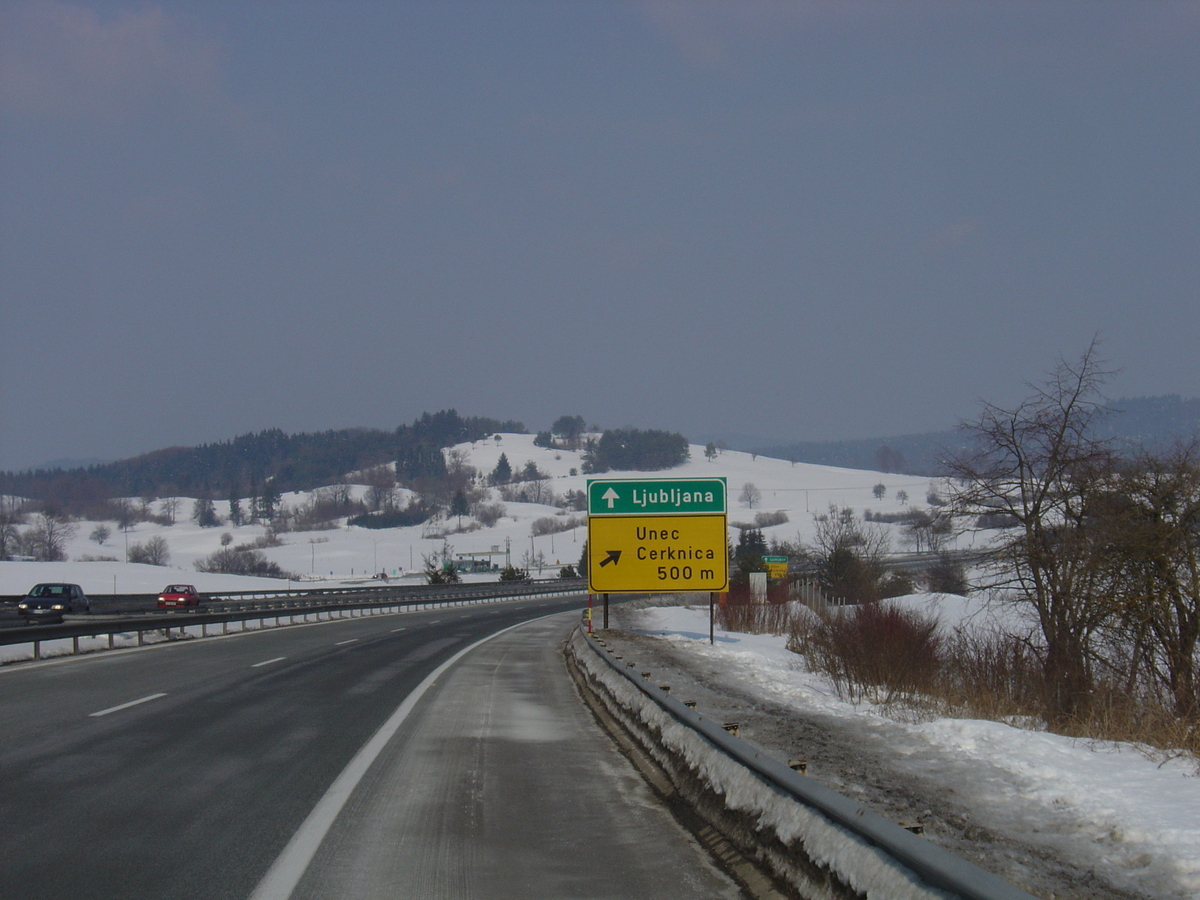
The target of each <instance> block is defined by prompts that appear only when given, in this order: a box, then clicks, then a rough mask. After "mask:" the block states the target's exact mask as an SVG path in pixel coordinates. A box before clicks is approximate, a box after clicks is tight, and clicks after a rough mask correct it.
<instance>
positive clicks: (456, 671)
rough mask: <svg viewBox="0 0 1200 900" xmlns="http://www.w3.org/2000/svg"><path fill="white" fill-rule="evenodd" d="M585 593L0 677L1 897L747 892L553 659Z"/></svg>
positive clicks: (51, 665) (73, 662)
mask: <svg viewBox="0 0 1200 900" xmlns="http://www.w3.org/2000/svg"><path fill="white" fill-rule="evenodd" d="M581 603H582V600H581V598H579V597H573V598H538V599H534V600H530V601H519V602H509V603H504V604H497V605H488V606H478V607H459V608H446V609H442V610H433V611H428V612H421V613H406V614H403V615H395V616H376V617H371V618H364V619H344V620H336V621H334V622H329V623H322V624H314V625H308V626H297V627H290V628H280V629H268V630H264V631H262V632H257V633H251V634H247V635H238V636H231V637H228V638H219V639H208V640H195V641H187V642H179V643H174V644H171V645H169V646H163V645H158V646H155V647H151V648H145V649H140V650H136V651H113V652H107V653H99V654H94V655H90V656H84V657H74V658H69V659H65V660H53V661H47V662H43V663H39V664H31V665H22V666H15V667H4V668H2V669H0V872H2V877H0V897H3V898H8V897H13V898H17V897H20V898H30V900H33V898H76V897H80V896H87V897H114V898H115V897H120V898H123V900H136V898H239V900H240V898H247V897H250V896H251V894H252V893H253V892H254V891H255V889H256V887H259V886H262V890H263V891H266V892H267V893H265V894H264V893H261V892H260V895H259V896H269V895H271V892H272V891H274V892H275V894H274V895H275V896H288V895H291V896H295V897H297V898H299V897H309V898H313V897H328V898H334V897H337V898H342V897H356V898H358V897H384V896H387V897H431V898H432V897H438V898H440V897H445V898H451V897H453V898H466V897H479V898H501V897H503V898H515V897H532V896H540V897H563V898H570V897H639V898H640V897H648V896H661V897H671V896H680V897H685V896H686V897H701V896H703V897H710V896H713V897H715V896H728V897H733V896H737V892H736V891H735V890H734V889H733V888H732V886H731V885H730V884H729V882H728V881H727V880H725V879H724V877H723V876H721V875H720V873H718V872H717V871H716V870H715V869H713V868H712V866H711V864H710V863H709V862H708V860H707V857H706V856H705V855H704V854H703V853H702V851H701V850H699V848H697V847H696V846H695V844H694V843H693V842H692V841H691V839H690V838H689V837H688V836H687V835H686V834H684V833H683V832H682V831H681V830H680V829H679V828H678V827H677V826H676V825H675V823H674V821H673V820H672V819H671V818H670V817H669V816H668V815H667V814H666V813H664V812H663V811H662V810H661V809H660V808H659V807H658V806H657V805H656V804H654V802H653V801H652V799H651V797H650V796H649V794H648V793H647V791H646V789H645V787H644V785H643V784H642V782H641V780H640V779H639V778H638V777H637V776H636V775H635V774H634V773H633V771H632V769H631V768H630V767H629V766H628V764H627V763H626V762H625V760H624V759H623V758H621V757H620V756H619V755H618V754H617V753H616V751H615V749H614V748H613V746H612V744H611V742H610V741H609V739H608V738H607V736H606V735H604V734H603V733H602V732H601V731H600V730H599V728H598V727H597V726H596V725H595V724H594V722H593V721H592V720H591V718H590V714H589V713H588V712H587V711H586V710H585V709H584V708H583V706H582V704H580V702H579V700H578V698H577V697H576V696H575V695H574V693H573V688H572V687H571V686H570V683H569V681H568V680H567V676H566V674H565V671H564V669H563V664H562V661H561V658H560V657H559V656H558V652H557V651H558V645H559V643H560V641H561V640H562V638H563V637H564V636H565V635H566V633H567V630H568V629H569V628H570V627H571V625H572V624H573V623H574V622H576V621H577V611H578V609H579V607H580V605H581ZM564 610H570V611H571V612H569V613H564V614H562V615H557V616H553V617H552V618H541V617H544V616H546V615H548V614H551V613H554V612H560V611H564ZM529 620H536V621H533V622H531V623H530V624H525V625H520V627H517V628H515V629H513V630H511V631H508V632H506V633H504V634H502V635H500V636H498V637H495V638H493V639H492V640H490V641H487V642H486V643H483V644H481V645H480V646H478V647H476V648H475V649H473V650H470V651H469V652H468V653H466V654H465V655H464V656H463V657H462V658H461V659H460V660H458V661H457V662H455V663H454V664H453V665H452V666H451V667H449V668H448V669H447V670H446V671H445V672H444V673H443V674H441V675H439V676H438V677H436V678H435V679H434V680H433V681H432V683H431V684H428V683H427V684H425V685H422V683H423V682H424V681H426V679H427V677H428V676H429V675H430V674H431V673H433V672H434V671H435V670H436V669H438V667H439V666H441V665H442V664H443V663H445V662H447V661H448V660H450V659H451V658H452V657H454V656H455V654H457V653H459V652H460V651H462V650H464V649H466V648H468V647H470V646H471V645H472V644H474V643H475V642H477V641H480V640H482V639H484V638H487V637H489V636H490V635H494V634H495V633H496V632H498V631H500V630H502V629H504V628H506V627H508V626H512V625H518V624H519V623H521V622H528V621H529ZM418 688H422V689H423V693H421V695H420V698H419V699H417V700H415V701H414V700H413V699H411V698H412V696H413V692H414V689H418ZM406 698H410V699H409V702H408V704H407V713H406V714H405V715H404V716H403V717H402V719H401V720H400V722H399V724H396V720H397V711H398V709H399V708H401V707H402V706H405V701H406ZM389 721H390V722H391V723H393V726H394V727H393V728H392V730H391V731H389V732H386V737H387V739H386V740H383V739H382V738H381V739H379V740H378V741H377V742H376V743H377V744H378V747H377V751H378V753H377V756H375V757H374V758H373V759H372V760H371V761H370V763H369V765H367V766H366V767H365V768H364V769H363V771H362V772H361V773H360V775H361V778H360V780H358V781H356V782H350V783H349V785H350V786H349V788H347V789H346V793H345V796H343V797H342V798H341V799H340V800H339V802H338V804H335V806H334V807H333V809H334V810H335V812H334V814H333V815H332V816H331V817H330V819H329V821H328V822H327V823H326V827H327V831H322V832H320V833H319V834H318V836H317V838H316V839H313V838H311V834H312V832H311V831H307V832H306V831H305V830H304V829H306V828H309V827H310V826H311V821H312V816H313V814H314V809H318V808H326V809H328V808H330V807H329V806H328V803H329V800H328V796H327V795H328V794H329V791H330V788H331V785H335V781H336V783H337V784H339V785H343V786H344V785H345V784H347V782H345V776H344V775H343V778H342V779H341V780H338V779H339V774H342V773H343V772H344V771H349V770H348V769H347V767H348V766H350V764H351V762H352V760H355V758H356V754H359V752H360V750H362V748H364V746H367V745H368V742H369V741H370V740H371V738H372V736H373V735H375V734H376V733H377V732H378V731H379V730H380V728H381V726H385V725H387V723H389ZM358 759H359V760H360V761H361V760H362V756H361V755H360V756H358ZM352 768H353V766H351V769H352ZM322 798H326V800H325V801H324V803H322V804H321V806H320V807H318V804H319V803H321V801H322ZM306 822H309V825H306V824H305V823H306ZM298 834H301V835H303V834H309V835H310V838H309V843H310V845H311V846H309V847H308V850H307V852H302V853H300V854H299V855H296V853H295V847H296V843H297V841H296V840H294V838H296V836H297V835H298ZM300 843H302V844H303V841H301V842H300ZM285 849H286V850H288V853H287V854H285V852H284V851H285ZM281 860H282V862H281ZM273 866H274V868H272V867H273ZM281 867H282V869H284V870H286V871H285V878H284V881H282V882H280V881H279V880H278V878H277V876H278V873H279V871H280V869H281ZM269 872H270V873H271V875H270V876H268V873H269ZM273 879H275V880H273ZM293 883H294V884H295V890H294V891H292V889H291V885H292V884H293ZM280 884H284V885H285V887H284V888H283V893H282V894H280V893H279V890H280V887H279V885H280Z"/></svg>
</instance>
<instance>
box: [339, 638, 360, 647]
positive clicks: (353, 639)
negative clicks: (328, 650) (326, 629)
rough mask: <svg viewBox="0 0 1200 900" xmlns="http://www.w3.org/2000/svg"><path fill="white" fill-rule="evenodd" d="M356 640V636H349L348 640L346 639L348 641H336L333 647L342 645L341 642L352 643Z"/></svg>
mask: <svg viewBox="0 0 1200 900" xmlns="http://www.w3.org/2000/svg"><path fill="white" fill-rule="evenodd" d="M357 641H358V638H350V640H348V641H338V642H337V643H336V644H334V645H333V646H335V647H340V646H342V644H353V643H355V642H357Z"/></svg>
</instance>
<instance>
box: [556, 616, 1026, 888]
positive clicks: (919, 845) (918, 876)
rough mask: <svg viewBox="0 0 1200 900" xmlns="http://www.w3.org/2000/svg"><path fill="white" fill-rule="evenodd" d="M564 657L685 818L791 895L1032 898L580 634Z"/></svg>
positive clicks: (581, 632)
mask: <svg viewBox="0 0 1200 900" xmlns="http://www.w3.org/2000/svg"><path fill="white" fill-rule="evenodd" d="M568 652H570V653H571V654H572V655H573V656H574V658H575V660H576V662H577V663H578V664H579V666H580V668H581V669H582V670H583V672H584V674H585V677H586V681H587V686H588V687H589V689H590V690H592V692H593V693H594V694H595V695H596V696H597V698H598V699H599V700H600V701H601V702H602V703H603V704H604V705H605V707H606V708H607V709H608V710H609V712H610V713H611V714H612V715H613V717H614V718H615V719H617V721H619V722H621V724H622V725H624V726H625V728H626V729H627V730H628V731H629V732H630V734H632V735H633V737H634V738H635V739H636V740H637V741H638V742H639V743H640V744H641V745H642V746H643V748H644V749H645V750H646V751H647V752H648V753H649V754H650V755H651V757H653V758H654V760H655V761H656V762H657V763H658V764H659V765H660V766H661V767H662V768H663V769H664V770H665V771H666V772H667V773H668V775H669V776H670V778H671V780H672V781H673V782H674V784H675V787H676V789H677V790H678V791H679V792H680V794H681V795H682V796H683V797H684V798H686V799H687V800H688V802H689V803H690V804H691V805H692V807H693V808H694V809H695V810H696V812H697V813H699V814H700V815H701V816H702V817H703V818H704V819H705V820H707V821H708V822H709V824H710V825H712V826H713V827H714V828H716V829H717V830H718V831H720V832H721V833H722V834H724V835H725V836H726V837H727V838H728V839H729V840H730V841H732V842H733V843H734V844H735V845H737V846H738V847H739V849H740V850H741V851H742V853H744V854H746V855H747V856H749V857H751V858H753V859H756V860H758V862H759V863H760V864H762V865H763V866H764V867H765V868H766V869H768V870H769V871H770V872H771V873H772V874H773V875H774V876H775V877H776V878H778V879H779V880H780V881H782V882H783V883H785V884H789V885H791V886H792V888H793V889H795V890H797V891H799V892H800V894H801V895H802V896H805V897H821V898H826V897H827V898H838V900H843V898H847V897H867V896H870V897H888V898H889V900H931V898H939V900H945V898H949V897H955V898H964V900H1035V898H1033V896H1032V895H1030V894H1028V893H1026V892H1025V891H1022V890H1020V889H1018V888H1016V887H1014V886H1012V885H1010V884H1008V883H1007V882H1006V881H1003V880H1002V879H1000V878H998V877H997V876H995V875H993V874H991V873H990V872H985V871H984V870H983V869H980V868H979V867H978V866H976V865H974V864H972V863H970V862H967V861H966V860H964V859H961V858H959V857H957V856H955V855H954V854H952V853H950V852H948V851H946V850H944V849H942V848H941V847H938V846H937V845H935V844H932V843H930V842H929V841H927V840H925V839H924V838H921V837H918V836H917V835H915V834H912V833H910V832H909V831H907V830H905V829H904V828H901V827H900V826H899V825H896V824H895V823H893V822H889V821H888V820H887V819H884V818H883V817H882V816H880V815H878V814H877V813H874V812H872V811H871V810H869V809H867V808H866V807H865V806H863V805H862V804H860V803H856V802H854V801H853V800H850V799H849V798H847V797H843V796H842V795H841V794H838V793H836V792H834V791H831V790H829V789H828V788H826V787H824V786H823V785H821V784H818V783H817V782H816V781H814V780H812V779H811V778H808V777H806V776H804V775H801V774H799V773H797V772H793V771H792V770H791V769H790V768H788V767H787V766H786V765H784V764H783V763H781V762H779V761H778V760H776V759H773V758H772V757H770V756H768V755H767V754H765V753H762V752H761V751H758V750H756V749H754V747H752V746H751V745H750V744H748V743H747V742H745V741H743V740H740V739H739V738H736V737H734V736H733V735H731V734H729V733H727V732H726V731H725V729H724V728H723V727H722V726H721V725H718V724H717V723H716V722H710V721H708V720H707V719H705V718H704V717H703V716H701V715H699V714H698V713H696V712H695V711H694V710H692V709H689V708H688V707H686V706H684V705H683V703H681V702H680V701H678V700H676V699H674V698H672V697H670V696H668V695H666V694H665V693H664V692H663V691H662V689H660V688H657V687H655V686H654V685H653V684H651V683H650V682H649V681H646V680H644V679H642V678H640V677H637V676H638V674H639V673H637V672H635V671H634V670H633V669H630V668H629V667H628V666H627V665H626V664H625V663H623V662H618V661H617V660H616V659H615V658H614V654H613V651H611V650H609V649H608V648H605V647H603V646H601V644H600V643H599V642H598V641H597V640H596V639H595V638H593V637H592V636H590V635H587V634H585V633H584V631H583V629H582V628H580V629H577V630H576V631H575V632H574V633H573V634H572V637H571V640H570V642H569V644H568Z"/></svg>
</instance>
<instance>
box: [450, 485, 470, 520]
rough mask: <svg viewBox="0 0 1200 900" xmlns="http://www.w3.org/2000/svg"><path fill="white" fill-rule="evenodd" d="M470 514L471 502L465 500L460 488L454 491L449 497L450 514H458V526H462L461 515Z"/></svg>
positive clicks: (465, 497) (465, 496)
mask: <svg viewBox="0 0 1200 900" xmlns="http://www.w3.org/2000/svg"><path fill="white" fill-rule="evenodd" d="M470 514H471V504H470V503H468V502H467V495H466V494H465V493H464V492H463V491H462V490H457V491H455V492H454V496H453V497H452V498H451V499H450V515H452V516H458V527H459V528H462V517H463V516H467V515H470Z"/></svg>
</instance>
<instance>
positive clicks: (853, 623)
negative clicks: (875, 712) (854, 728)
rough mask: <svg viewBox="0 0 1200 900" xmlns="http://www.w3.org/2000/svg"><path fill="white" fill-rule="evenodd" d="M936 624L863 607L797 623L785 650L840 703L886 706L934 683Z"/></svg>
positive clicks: (891, 609)
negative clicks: (830, 687) (802, 659)
mask: <svg viewBox="0 0 1200 900" xmlns="http://www.w3.org/2000/svg"><path fill="white" fill-rule="evenodd" d="M937 624H938V623H937V620H936V619H933V618H930V617H928V616H924V615H922V614H921V613H919V612H916V611H915V610H909V609H902V608H900V607H898V606H894V605H892V604H887V603H864V604H863V605H861V606H854V607H842V608H841V609H834V610H829V611H827V612H825V613H824V614H821V615H814V616H813V617H809V618H805V619H803V620H800V622H799V625H798V627H797V629H796V630H795V631H794V632H793V633H792V635H791V637H790V640H789V647H791V648H792V649H794V650H797V652H801V653H803V654H804V655H805V656H806V657H807V658H808V660H809V664H810V665H811V666H812V667H813V669H814V670H815V671H818V672H820V673H822V674H824V675H826V676H827V677H828V678H829V679H830V681H832V682H833V684H834V687H835V688H836V689H837V692H838V695H839V696H840V697H841V698H842V699H844V700H850V701H852V702H854V701H858V700H861V699H864V698H868V699H871V700H874V701H876V702H883V703H888V702H892V701H894V700H896V699H900V698H902V697H906V698H908V699H912V698H914V697H915V696H916V695H917V694H919V693H922V692H927V691H928V690H929V689H930V688H931V687H932V685H933V684H934V683H935V682H936V681H937V678H938V675H939V671H940V668H941V663H940V660H939V651H940V650H941V639H940V637H939V635H938V633H937Z"/></svg>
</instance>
